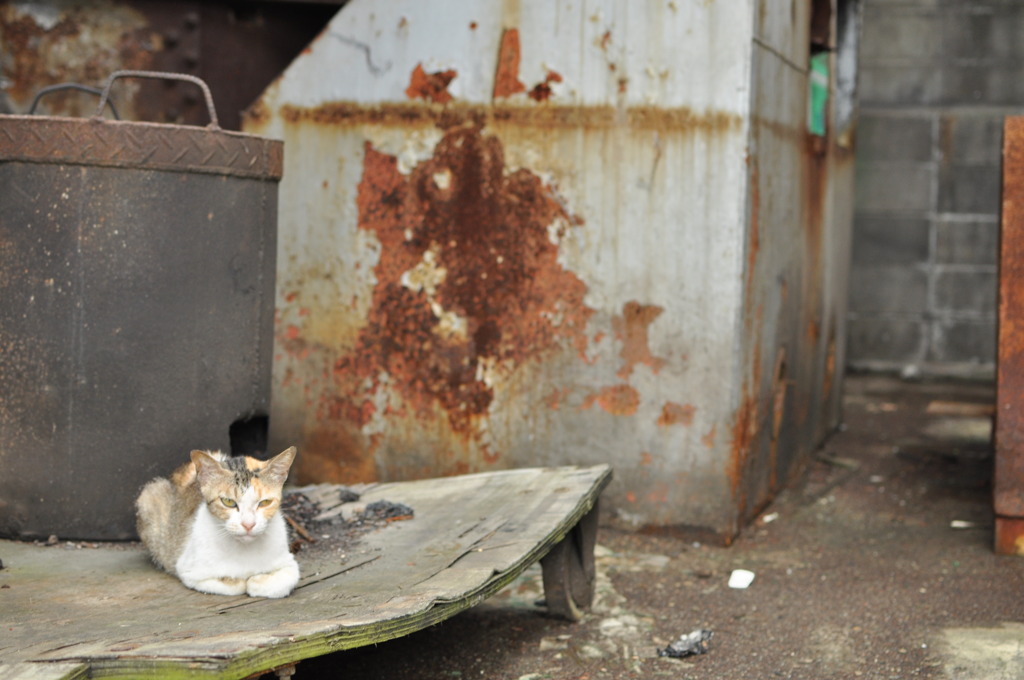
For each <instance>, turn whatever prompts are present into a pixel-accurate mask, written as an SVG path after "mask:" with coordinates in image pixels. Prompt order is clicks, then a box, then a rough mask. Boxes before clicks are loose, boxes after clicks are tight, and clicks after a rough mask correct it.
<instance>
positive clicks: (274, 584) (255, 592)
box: [245, 565, 299, 598]
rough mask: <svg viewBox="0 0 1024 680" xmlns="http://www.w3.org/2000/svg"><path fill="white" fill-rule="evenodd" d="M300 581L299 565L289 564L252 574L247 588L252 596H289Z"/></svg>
mask: <svg viewBox="0 0 1024 680" xmlns="http://www.w3.org/2000/svg"><path fill="white" fill-rule="evenodd" d="M298 582H299V568H298V566H291V565H289V566H287V567H282V568H280V569H278V570H277V571H272V572H269V573H267V574H256V575H255V576H250V577H249V580H248V581H246V582H245V589H246V592H247V593H249V595H251V596H252V597H274V598H277V597H287V596H288V595H290V594H291V592H292V590H294V589H295V584H297V583H298Z"/></svg>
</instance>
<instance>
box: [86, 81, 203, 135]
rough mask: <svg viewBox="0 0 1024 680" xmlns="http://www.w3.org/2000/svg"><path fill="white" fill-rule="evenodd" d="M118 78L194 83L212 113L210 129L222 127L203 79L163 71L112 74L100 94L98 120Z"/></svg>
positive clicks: (97, 110) (97, 109)
mask: <svg viewBox="0 0 1024 680" xmlns="http://www.w3.org/2000/svg"><path fill="white" fill-rule="evenodd" d="M118 78H155V79H157V80H183V81H185V82H188V83H193V84H195V85H198V86H199V89H201V90H202V91H203V97H204V98H205V99H206V108H207V110H208V111H209V112H210V124H209V125H207V127H208V128H211V129H214V130H217V129H220V125H218V124H217V111H216V110H215V109H214V108H213V95H212V94H210V88H209V87H207V86H206V83H205V82H203V81H202V80H201V79H199V78H197V77H195V76H191V75H188V74H187V73H164V72H162V71H114V72H113V73H111V74H110V78H108V79H107V84H106V85H105V86H104V87H103V92H102V93H101V94H100V105H99V106H98V107H97V108H96V115H95V117H96V118H100V117H102V116H103V107H104V106H106V104H107V97H108V96H109V95H110V86H111V85H113V84H114V81H115V80H116V79H118Z"/></svg>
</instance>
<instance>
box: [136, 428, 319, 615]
mask: <svg viewBox="0 0 1024 680" xmlns="http://www.w3.org/2000/svg"><path fill="white" fill-rule="evenodd" d="M294 459H295V447H294V446H293V447H291V448H289V449H287V450H286V451H283V452H282V453H279V454H278V455H276V456H274V457H273V458H271V459H270V460H268V461H261V460H257V459H255V458H250V457H248V456H238V457H231V456H228V455H225V454H223V453H221V452H219V451H193V452H192V462H190V463H185V464H184V465H182V466H181V467H180V468H178V469H177V470H175V472H174V473H173V474H172V475H171V477H170V479H165V478H162V477H160V478H157V479H154V480H153V481H151V482H149V483H148V484H146V485H145V486H144V487H143V488H142V492H141V493H140V494H139V498H138V500H136V502H135V507H136V509H137V511H138V515H137V526H138V531H139V536H140V537H141V538H142V542H143V544H145V546H146V548H147V549H148V550H149V553H150V555H151V556H152V558H153V561H154V562H155V563H156V564H157V566H159V567H161V568H162V569H164V570H165V571H167V572H169V573H171V574H174V575H175V576H177V577H178V578H179V579H180V580H181V582H182V583H184V584H185V585H186V586H188V587H189V588H193V589H195V590H198V591H201V592H204V593H214V594H217V595H241V594H243V593H248V594H249V595H251V596H253V597H285V596H287V595H288V594H290V593H291V592H292V589H293V588H294V587H295V584H296V583H298V580H299V565H298V563H296V561H295V558H294V557H293V556H292V554H291V553H290V552H289V551H288V532H287V530H286V529H285V524H284V518H283V516H282V515H281V513H280V512H278V510H279V509H280V506H281V488H282V487H283V486H284V481H285V479H286V478H287V477H288V469H289V468H290V467H291V464H292V461H293V460H294Z"/></svg>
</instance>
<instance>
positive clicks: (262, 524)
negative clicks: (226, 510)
mask: <svg viewBox="0 0 1024 680" xmlns="http://www.w3.org/2000/svg"><path fill="white" fill-rule="evenodd" d="M260 501H261V498H260V496H259V494H257V492H256V489H255V488H253V487H251V486H250V487H249V488H247V489H246V490H245V492H244V493H243V494H242V496H241V497H240V498H238V499H237V500H236V503H235V507H234V508H231V512H230V514H229V515H228V517H227V519H226V520H225V522H224V527H225V528H226V529H227V530H228V532H229V533H230V534H231V535H232V536H235V537H236V538H238V539H239V540H242V541H251V540H253V539H254V538H256V537H257V536H259V535H260V534H262V533H263V532H264V531H266V529H267V517H266V514H265V513H263V512H261V511H260V507H259V506H260Z"/></svg>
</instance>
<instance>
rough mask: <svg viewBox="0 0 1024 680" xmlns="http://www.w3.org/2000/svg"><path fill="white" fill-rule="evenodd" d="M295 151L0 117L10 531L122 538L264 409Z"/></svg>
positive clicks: (98, 123)
mask: <svg viewBox="0 0 1024 680" xmlns="http://www.w3.org/2000/svg"><path fill="white" fill-rule="evenodd" d="M281 159H282V144H281V143H280V142H274V141H270V140H266V139H262V138H259V137H254V136H251V135H241V134H235V133H225V132H221V131H214V130H212V129H204V128H196V127H181V126H171V125H158V124H147V123H130V122H117V121H102V120H99V119H58V118H45V117H22V116H0V197H2V201H3V210H2V211H0V300H2V301H3V304H2V305H0V469H2V470H3V472H2V474H0V535H4V536H17V537H25V538H30V537H46V536H48V535H50V534H57V535H59V536H60V537H62V538H93V539H128V538H132V537H133V536H134V535H135V529H134V512H133V509H132V503H133V500H134V497H135V495H136V493H137V491H138V488H139V486H140V485H141V484H143V483H144V482H145V481H147V480H148V479H149V478H151V477H153V476H155V475H157V474H165V473H166V472H168V470H169V469H171V468H172V467H173V466H175V465H177V464H179V463H180V462H181V461H183V460H184V459H185V456H186V455H187V452H188V450H189V449H190V448H223V449H225V450H226V449H227V448H228V447H229V445H230V441H229V428H230V426H231V424H232V422H234V421H236V420H238V419H241V418H245V417H247V416H251V415H253V414H261V413H262V414H265V413H267V411H268V408H269V396H270V365H271V351H272V345H271V337H272V335H271V334H272V324H273V293H274V267H275V252H276V251H275V249H276V214H277V181H278V180H279V179H280V175H281Z"/></svg>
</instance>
